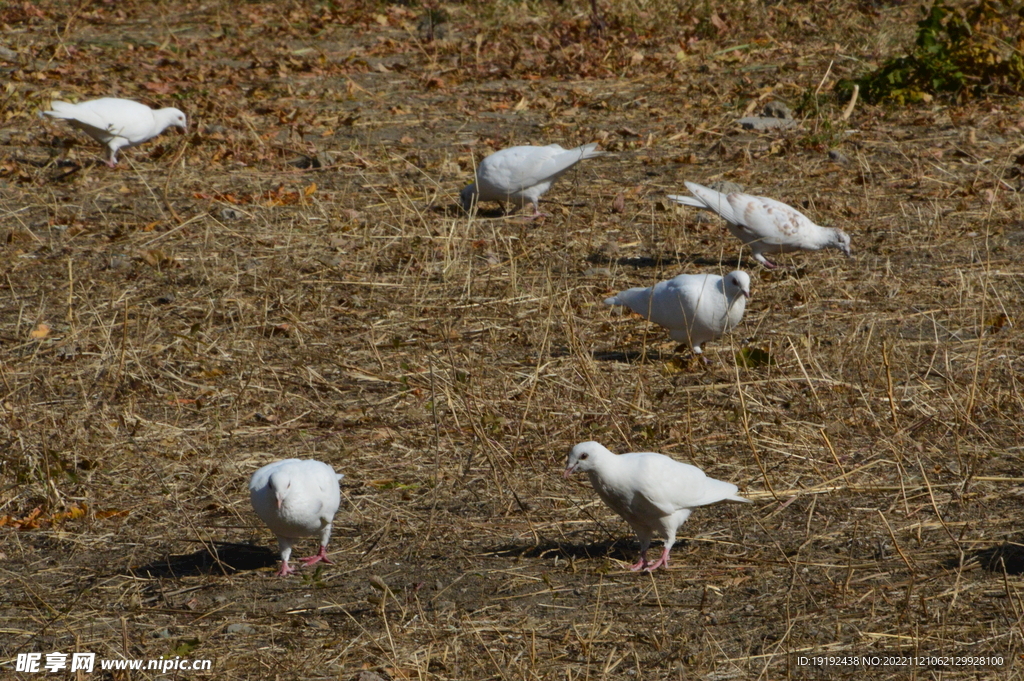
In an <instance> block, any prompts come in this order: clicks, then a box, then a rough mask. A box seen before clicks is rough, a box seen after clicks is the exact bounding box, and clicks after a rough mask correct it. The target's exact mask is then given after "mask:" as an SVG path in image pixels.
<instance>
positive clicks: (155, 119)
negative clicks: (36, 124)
mask: <svg viewBox="0 0 1024 681" xmlns="http://www.w3.org/2000/svg"><path fill="white" fill-rule="evenodd" d="M50 108H51V109H53V111H44V112H43V114H44V115H46V116H52V117H53V118H63V119H64V120H66V121H67V122H68V123H70V124H71V126H72V127H75V128H78V129H79V130H81V131H82V132H84V133H85V134H87V135H88V136H89V137H92V138H93V139H94V140H96V141H97V142H99V143H100V144H104V145H106V147H107V159H106V161H107V165H108V166H110V167H111V168H113V167H114V166H116V165H117V151H118V150H119V149H123V148H124V147H134V146H136V145H138V144H142V143H143V142H145V141H146V140H149V139H152V138H154V137H156V136H157V135H159V134H160V133H162V132H163V131H164V130H166V129H167V128H169V127H171V126H176V127H179V128H181V129H182V130H188V123H187V122H186V120H185V114H184V113H182V112H181V111H179V110H178V109H175V108H173V107H168V108H166V109H156V110H155V111H154V110H153V109H150V108H149V107H148V106H146V105H145V104H140V103H138V102H133V101H132V100H130V99H117V98H115V97H104V98H103V99H93V100H90V101H88V102H81V103H80V104H71V103H69V102H61V101H54V102H51V103H50Z"/></svg>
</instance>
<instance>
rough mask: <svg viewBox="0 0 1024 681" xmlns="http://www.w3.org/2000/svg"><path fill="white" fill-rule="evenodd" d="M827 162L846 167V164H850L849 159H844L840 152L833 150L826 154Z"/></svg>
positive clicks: (844, 156)
mask: <svg viewBox="0 0 1024 681" xmlns="http://www.w3.org/2000/svg"><path fill="white" fill-rule="evenodd" d="M828 160H830V161H832V162H833V163H839V164H841V165H846V164H847V163H849V162H850V159H848V158H846V155H845V154H843V153H842V152H841V151H836V150H835V149H833V150H831V151H830V152H828Z"/></svg>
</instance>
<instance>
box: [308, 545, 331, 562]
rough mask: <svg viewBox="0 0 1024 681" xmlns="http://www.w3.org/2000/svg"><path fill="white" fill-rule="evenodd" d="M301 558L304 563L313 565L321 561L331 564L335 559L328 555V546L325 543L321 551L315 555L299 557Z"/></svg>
mask: <svg viewBox="0 0 1024 681" xmlns="http://www.w3.org/2000/svg"><path fill="white" fill-rule="evenodd" d="M299 560H301V561H302V563H303V564H304V565H313V564H314V563H320V562H323V563H329V564H331V565H333V564H334V561H333V560H331V559H330V558H328V557H327V547H326V546H323V545H321V546H320V552H319V553H318V554H316V555H315V556H310V557H309V558H299Z"/></svg>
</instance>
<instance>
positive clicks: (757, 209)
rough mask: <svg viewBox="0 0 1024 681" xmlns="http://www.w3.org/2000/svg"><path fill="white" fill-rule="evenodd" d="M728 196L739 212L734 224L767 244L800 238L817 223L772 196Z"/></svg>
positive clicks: (734, 208) (805, 235) (803, 238)
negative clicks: (736, 221)
mask: <svg viewBox="0 0 1024 681" xmlns="http://www.w3.org/2000/svg"><path fill="white" fill-rule="evenodd" d="M728 199H729V203H730V204H731V206H732V208H733V210H734V211H735V212H736V213H737V214H738V215H739V216H740V220H739V222H738V223H737V224H740V225H743V226H744V227H746V228H747V231H749V232H750V233H751V234H753V235H754V236H755V238H756V239H758V240H760V241H763V242H764V243H767V244H772V245H778V244H787V243H793V242H800V241H802V240H805V239H806V238H807V237H808V235H809V234H810V233H811V232H813V231H814V229H815V228H816V227H817V225H816V224H814V223H813V222H811V220H810V219H809V218H808V217H807V216H806V215H804V214H803V213H801V212H800V211H798V210H796V209H795V208H792V207H790V206H787V205H786V204H784V203H781V202H779V201H775V200H774V199H769V198H766V197H763V196H749V195H747V194H730V195H729V196H728Z"/></svg>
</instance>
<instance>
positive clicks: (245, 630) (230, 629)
mask: <svg viewBox="0 0 1024 681" xmlns="http://www.w3.org/2000/svg"><path fill="white" fill-rule="evenodd" d="M164 631H166V629H165V630H164ZM224 631H226V632H227V633H229V634H255V633H256V627H254V626H252V625H251V624H246V623H245V622H236V623H235V624H229V625H228V626H227V628H226V629H225V630H224Z"/></svg>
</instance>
